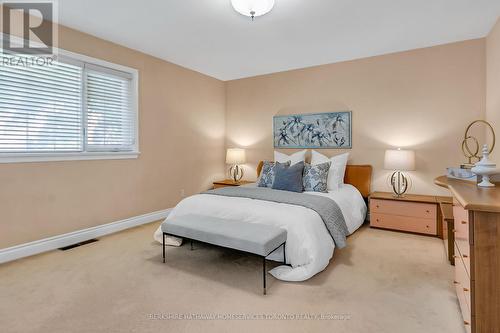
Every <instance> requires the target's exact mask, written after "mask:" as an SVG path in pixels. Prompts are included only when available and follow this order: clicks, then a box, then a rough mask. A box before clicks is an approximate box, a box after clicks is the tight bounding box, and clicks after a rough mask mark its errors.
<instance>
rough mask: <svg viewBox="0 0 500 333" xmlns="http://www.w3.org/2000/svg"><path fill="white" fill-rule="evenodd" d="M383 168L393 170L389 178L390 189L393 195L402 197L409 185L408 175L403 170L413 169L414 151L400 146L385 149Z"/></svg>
mask: <svg viewBox="0 0 500 333" xmlns="http://www.w3.org/2000/svg"><path fill="white" fill-rule="evenodd" d="M384 169H387V170H394V173H393V174H392V175H391V178H390V182H391V186H392V191H393V192H394V196H395V197H398V198H400V197H403V196H404V194H405V193H406V191H407V190H408V188H409V186H410V179H409V176H408V175H406V174H404V173H403V171H412V170H415V152H414V151H413V150H402V149H401V148H398V149H396V150H393V149H389V150H386V151H385V158H384Z"/></svg>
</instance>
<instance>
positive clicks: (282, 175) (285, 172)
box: [273, 162, 304, 192]
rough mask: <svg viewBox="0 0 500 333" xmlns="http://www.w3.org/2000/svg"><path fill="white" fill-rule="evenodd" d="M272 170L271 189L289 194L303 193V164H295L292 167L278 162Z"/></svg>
mask: <svg viewBox="0 0 500 333" xmlns="http://www.w3.org/2000/svg"><path fill="white" fill-rule="evenodd" d="M274 169H275V170H274V183H273V189H275V190H283V191H291V192H303V191H304V185H303V183H302V175H303V173H304V162H299V163H295V164H294V165H292V166H288V165H286V164H282V163H279V162H278V163H276V166H275V167H274Z"/></svg>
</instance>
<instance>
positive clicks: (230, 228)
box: [161, 214, 286, 295]
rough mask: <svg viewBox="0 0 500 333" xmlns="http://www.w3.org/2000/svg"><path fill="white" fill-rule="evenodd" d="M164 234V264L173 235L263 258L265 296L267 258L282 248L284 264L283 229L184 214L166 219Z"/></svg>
mask: <svg viewBox="0 0 500 333" xmlns="http://www.w3.org/2000/svg"><path fill="white" fill-rule="evenodd" d="M161 230H162V232H163V262H165V258H166V253H165V237H166V236H169V235H172V236H178V237H183V238H187V239H189V240H191V241H193V240H195V241H199V242H203V243H208V244H212V245H217V246H221V247H225V248H229V249H234V250H238V251H242V252H247V253H252V254H255V255H258V256H260V257H262V258H263V275H262V276H263V283H264V295H265V294H266V257H267V256H269V255H270V254H271V253H273V252H274V251H275V250H277V249H278V248H280V247H281V246H283V258H284V260H283V262H285V263H286V255H285V244H286V230H284V229H281V228H279V227H274V226H270V225H265V224H257V223H249V222H242V221H238V220H228V219H222V218H216V217H209V216H201V215H195V214H190V215H184V216H178V217H174V218H172V219H169V220H166V221H165V222H163V223H162V225H161Z"/></svg>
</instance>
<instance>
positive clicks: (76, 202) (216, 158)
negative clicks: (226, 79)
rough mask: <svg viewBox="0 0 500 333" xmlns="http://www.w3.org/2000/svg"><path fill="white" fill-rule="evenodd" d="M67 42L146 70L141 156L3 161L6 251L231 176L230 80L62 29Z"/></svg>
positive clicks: (168, 202)
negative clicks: (227, 161)
mask: <svg viewBox="0 0 500 333" xmlns="http://www.w3.org/2000/svg"><path fill="white" fill-rule="evenodd" d="M59 37H60V43H59V47H61V48H63V49H67V50H69V51H73V52H77V53H81V54H85V55H88V56H92V57H95V58H99V59H104V60H107V61H110V62H113V63H117V64H121V65H125V66H129V67H133V68H136V69H138V70H139V75H140V78H139V116H140V120H139V121H140V135H139V137H140V147H139V148H140V151H141V155H140V157H139V158H138V159H132V160H116V161H112V160H103V161H71V162H45V163H23V164H19V163H18V164H0V248H4V247H9V246H12V245H16V244H20V243H25V242H29V241H33V240H37V239H41V238H45V237H48V236H53V235H58V234H62V233H66V232H71V231H75V230H79V229H83V228H87V227H92V226H96V225H99V224H104V223H108V222H114V221H117V220H120V219H124V218H128V217H132V216H136V215H140V214H144V213H149V212H153V211H156V210H161V209H166V208H169V207H173V206H174V205H175V204H176V203H177V202H178V201H179V200H180V199H181V190H182V189H184V190H185V193H186V195H189V194H192V193H195V192H198V191H200V190H203V189H207V188H208V187H209V186H210V185H211V181H212V180H214V179H215V178H220V177H223V176H224V168H225V166H224V127H225V126H224V121H225V87H224V83H223V82H221V81H218V80H216V79H213V78H210V77H207V76H204V75H201V74H199V73H196V72H193V71H190V70H187V69H184V68H181V67H179V66H176V65H173V64H170V63H168V62H165V61H162V60H159V59H156V58H154V57H151V56H148V55H145V54H142V53H140V52H136V51H133V50H130V49H127V48H124V47H121V46H118V45H116V44H112V43H110V42H106V41H104V40H101V39H98V38H95V37H92V36H89V35H87V34H83V33H80V32H77V31H74V30H70V29H66V28H64V27H61V28H60V30H59Z"/></svg>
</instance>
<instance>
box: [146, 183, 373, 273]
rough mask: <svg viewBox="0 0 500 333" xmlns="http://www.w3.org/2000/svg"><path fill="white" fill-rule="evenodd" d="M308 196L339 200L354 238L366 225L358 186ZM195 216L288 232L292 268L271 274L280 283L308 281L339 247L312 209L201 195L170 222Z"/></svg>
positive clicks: (178, 209)
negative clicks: (273, 227) (188, 215)
mask: <svg viewBox="0 0 500 333" xmlns="http://www.w3.org/2000/svg"><path fill="white" fill-rule="evenodd" d="M304 193H306V194H308V195H321V196H324V197H327V198H331V199H332V200H335V202H337V204H338V205H339V207H340V209H341V210H342V213H343V214H344V218H345V221H346V224H347V227H348V229H349V233H350V234H352V233H353V232H354V231H356V230H357V229H358V228H359V227H360V226H361V225H362V224H363V221H364V219H365V215H366V205H365V202H364V200H363V198H362V196H361V194H360V193H359V191H358V190H357V189H356V188H355V187H354V186H352V185H343V186H342V187H341V188H340V189H339V190H337V191H332V192H329V193H318V192H304ZM192 213H196V214H199V215H208V216H214V217H220V218H226V219H235V220H239V221H245V222H251V223H261V224H269V225H274V226H278V227H281V228H284V229H286V230H287V235H288V236H287V241H286V256H287V263H288V264H290V265H291V267H290V266H285V265H282V266H278V267H276V268H274V269H272V270H271V271H270V273H271V274H272V275H273V276H274V277H276V278H277V279H280V280H284V281H304V280H307V279H309V278H310V277H312V276H314V275H315V274H317V273H319V272H321V271H322V270H324V269H325V268H326V266H327V265H328V263H329V261H330V259H331V258H332V256H333V250H334V248H335V245H334V243H333V240H332V237H331V236H330V234H329V233H328V230H327V228H326V226H325V224H324V223H323V220H322V219H321V217H320V216H319V215H318V213H316V212H315V211H313V210H311V209H309V208H304V207H301V206H295V205H289V204H282V203H276V202H269V201H262V200H254V199H247V198H235V197H224V196H218V195H210V194H197V195H193V196H191V197H188V198H186V199H184V200H182V201H181V202H180V203H179V204H178V205H177V206H176V207H175V208H174V209H173V210H172V212H171V213H170V214H169V216H168V217H167V220H169V219H171V218H174V217H175V216H182V215H186V214H192ZM154 238H155V240H157V241H159V242H161V241H162V232H161V229H160V228H158V230H156V232H155V234H154ZM268 259H270V260H276V261H282V260H283V252H282V249H279V250H277V251H276V252H275V253H273V254H271V255H270V256H269V257H268Z"/></svg>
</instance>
